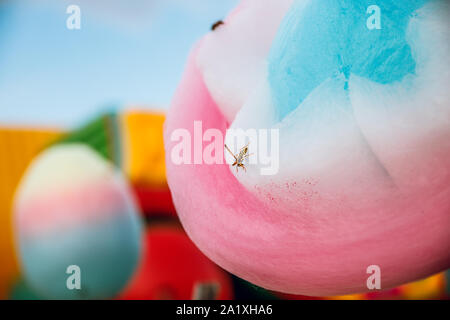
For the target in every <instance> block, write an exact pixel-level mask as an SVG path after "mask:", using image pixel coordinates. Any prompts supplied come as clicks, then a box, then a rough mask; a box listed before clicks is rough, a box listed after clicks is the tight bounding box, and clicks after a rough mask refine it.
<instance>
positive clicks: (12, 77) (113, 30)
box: [0, 0, 238, 127]
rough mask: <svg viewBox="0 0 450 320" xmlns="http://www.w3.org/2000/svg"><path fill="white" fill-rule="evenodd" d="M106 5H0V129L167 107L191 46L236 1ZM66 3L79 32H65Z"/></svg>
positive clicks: (56, 1)
mask: <svg viewBox="0 0 450 320" xmlns="http://www.w3.org/2000/svg"><path fill="white" fill-rule="evenodd" d="M89 1H91V3H89ZM106 2H107V1H105V0H97V1H96V2H93V1H92V0H73V1H70V2H66V1H61V0H41V1H36V0H14V1H6V3H3V4H0V125H1V124H7V125H32V126H39V125H45V126H58V127H70V126H75V125H79V124H81V123H82V122H83V121H86V120H87V119H89V118H90V117H92V116H95V115H96V114H98V113H99V112H102V111H104V110H107V109H109V108H111V107H117V108H123V107H126V106H143V107H148V108H155V109H164V108H166V107H167V106H168V104H169V103H170V100H171V97H172V95H173V92H174V90H175V88H176V86H177V84H178V82H179V80H180V77H181V75H182V72H183V69H184V65H185V62H186V58H187V55H188V53H189V50H190V48H191V47H192V45H193V44H194V43H195V41H196V40H197V39H198V38H200V37H201V36H202V35H203V34H205V33H206V32H208V31H209V28H210V26H211V24H212V23H214V22H215V21H217V20H219V19H222V18H224V17H225V16H226V14H227V13H228V12H229V11H230V10H231V9H232V8H233V7H234V6H235V5H236V3H237V2H238V1H237V0H219V1H212V0H185V1H184V0H153V1H149V0H134V1H126V0H115V1H112V2H109V3H114V5H108V4H107V3H106ZM93 3H94V4H93ZM69 4H77V5H79V6H80V8H81V30H68V29H67V28H66V19H67V17H68V16H69V15H68V14H66V8H67V6H68V5H69ZM130 5H133V7H131V6H130Z"/></svg>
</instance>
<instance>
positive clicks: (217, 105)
mask: <svg viewBox="0 0 450 320" xmlns="http://www.w3.org/2000/svg"><path fill="white" fill-rule="evenodd" d="M259 3H260V2H258V4H257V3H256V1H250V0H249V1H244V2H243V3H242V4H241V6H240V7H239V8H238V9H237V10H236V11H235V12H234V13H233V14H232V15H231V16H230V17H229V19H227V20H225V24H224V25H221V26H220V27H219V28H218V29H216V30H217V32H216V30H215V31H213V32H211V33H210V34H209V35H207V36H206V37H205V38H204V39H202V40H201V41H200V42H199V43H198V45H197V46H196V47H195V49H194V50H193V52H192V55H191V57H190V59H189V61H188V66H187V69H186V72H185V75H184V78H183V80H182V82H181V84H180V86H179V89H178V91H177V93H176V95H175V98H174V100H173V103H172V106H171V109H170V112H169V115H168V118H167V122H166V132H165V144H166V162H167V175H168V181H169V185H170V188H171V191H172V195H173V198H174V202H175V205H176V208H177V211H178V213H179V215H180V219H181V221H182V223H183V226H184V227H185V229H186V231H187V232H188V234H189V236H190V237H191V238H192V240H193V241H194V242H195V243H196V244H197V246H198V247H199V248H200V249H201V250H202V251H203V252H204V253H205V254H206V255H208V256H209V257H210V258H211V259H212V260H213V261H215V262H216V263H218V264H219V265H220V266H222V267H223V268H225V269H226V270H228V271H230V272H232V273H234V274H236V275H238V276H240V277H242V278H244V279H246V280H248V281H250V282H252V283H254V284H257V285H260V286H262V287H264V288H267V289H271V290H275V291H281V292H286V293H293V294H304V295H311V296H323V295H338V294H349V293H358V292H366V291H369V287H368V286H367V278H368V277H369V275H370V274H368V273H367V270H368V267H369V266H372V265H376V266H378V267H379V268H380V270H381V283H382V288H389V287H393V286H396V285H399V284H402V283H406V282H409V281H413V280H416V279H420V278H423V277H425V276H428V275H431V274H433V273H436V272H438V271H441V270H444V269H446V268H448V267H449V266H450V255H449V252H450V251H449V249H450V233H449V232H448V229H449V226H450V214H449V212H450V96H449V91H448V89H447V86H448V83H449V80H450V79H449V75H450V60H449V59H450V58H449V57H450V48H449V43H450V42H449V40H450V33H449V32H450V26H449V22H448V16H449V14H450V9H449V5H448V2H446V1H410V2H408V3H401V4H400V3H398V1H391V0H385V1H378V6H379V8H380V12H381V29H373V30H372V29H370V28H368V27H367V23H366V22H367V21H366V20H367V19H368V18H369V16H370V14H367V9H368V7H369V6H370V5H373V3H371V2H370V1H359V2H358V3H355V2H354V1H339V2H338V1H318V0H309V1H306V0H305V1H294V2H293V4H292V6H290V5H289V4H288V3H287V2H284V1H282V2H280V4H279V6H277V5H276V4H274V3H275V2H270V3H269V2H267V6H269V5H273V6H275V7H277V10H275V9H274V8H272V9H273V10H271V11H270V12H273V14H271V13H267V12H266V14H265V15H264V17H265V20H266V22H267V26H271V27H267V29H264V30H263V31H264V32H265V33H267V34H268V36H267V37H254V36H253V37H252V36H249V35H251V34H252V33H251V32H249V31H248V30H253V31H254V30H255V29H256V25H255V21H256V22H258V21H259V20H258V17H260V14H261V7H260V6H259ZM276 3H278V2H276ZM234 23H236V24H234ZM274 26H275V27H274ZM258 27H260V25H258ZM260 28H262V27H260ZM273 30H275V31H276V32H275V33H271V32H269V31H273ZM272 35H273V36H272ZM242 38H245V40H246V41H244V40H242ZM223 48H226V49H223ZM224 50H225V51H226V52H227V54H221V52H223V51H224ZM252 50H254V52H253V51H252ZM248 61H252V63H251V64H250V63H249V62H248ZM247 65H248V66H249V67H248V68H247V67H246V66H247ZM236 66H239V67H236ZM194 121H201V122H202V126H203V130H207V129H218V130H220V132H221V133H222V134H223V136H224V137H225V142H227V141H229V140H227V138H228V137H229V136H230V132H231V131H230V129H244V130H245V129H252V128H253V129H267V130H271V129H276V130H278V132H279V140H278V141H272V142H271V143H272V145H271V146H270V148H272V149H273V148H274V147H275V145H274V144H273V143H275V144H277V147H279V167H278V170H277V171H276V172H275V173H274V174H272V175H263V174H261V169H262V168H263V165H262V164H261V163H260V162H256V163H252V161H251V159H252V158H251V157H253V161H254V160H255V159H259V158H260V155H259V154H258V153H260V152H261V148H260V144H259V143H257V142H255V141H253V142H252V141H250V145H249V148H250V151H249V152H250V153H253V156H251V157H250V159H249V161H248V162H247V168H246V169H247V171H243V170H240V171H236V170H235V167H232V166H231V165H229V164H213V165H210V164H205V163H203V164H197V165H185V164H184V165H183V164H182V165H177V164H175V163H174V162H173V161H172V159H171V150H172V148H173V147H174V145H175V144H176V142H175V141H173V140H172V139H171V133H172V132H173V131H174V130H176V129H179V128H185V129H187V130H188V131H189V132H190V133H191V135H192V136H193V123H194ZM206 145H208V143H207V142H205V141H204V142H203V147H205V146H206ZM228 157H230V155H228ZM187 181H188V182H189V183H187ZM369 270H370V269H369Z"/></svg>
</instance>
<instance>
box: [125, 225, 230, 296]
mask: <svg viewBox="0 0 450 320" xmlns="http://www.w3.org/2000/svg"><path fill="white" fill-rule="evenodd" d="M144 241H145V247H144V256H143V258H142V261H141V265H140V267H139V269H138V270H137V272H136V274H135V276H134V278H133V279H132V281H131V283H130V284H129V286H128V287H127V288H126V289H125V290H124V292H123V293H122V294H121V295H120V296H119V299H122V300H190V299H192V297H193V295H194V291H195V288H197V289H198V288H199V287H202V285H204V284H206V287H207V286H208V284H214V285H215V287H216V288H217V289H218V291H217V295H216V297H215V298H216V299H224V300H229V299H232V298H233V293H232V284H231V279H230V277H229V276H228V274H227V273H226V272H225V271H223V270H222V269H220V268H219V267H218V266H217V265H215V264H214V263H213V262H212V261H210V260H209V259H208V258H207V257H206V256H205V255H203V253H201V252H200V251H199V250H198V249H197V247H196V246H195V245H194V244H193V243H192V241H191V240H190V239H189V238H188V237H187V235H186V234H185V233H184V231H183V230H182V229H181V227H179V226H178V225H175V226H174V225H158V226H149V227H148V229H147V230H146V234H145V239H144Z"/></svg>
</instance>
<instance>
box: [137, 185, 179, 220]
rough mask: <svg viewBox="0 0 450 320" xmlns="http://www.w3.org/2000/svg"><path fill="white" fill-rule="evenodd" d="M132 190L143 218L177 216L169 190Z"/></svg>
mask: <svg viewBox="0 0 450 320" xmlns="http://www.w3.org/2000/svg"><path fill="white" fill-rule="evenodd" d="M133 189H134V193H135V195H136V198H137V201H138V203H139V205H140V207H141V210H142V212H143V213H144V215H145V216H155V215H162V216H168V217H176V216H177V213H176V210H175V207H174V205H173V202H172V195H171V194H170V190H169V188H164V189H151V188H143V187H134V188H133Z"/></svg>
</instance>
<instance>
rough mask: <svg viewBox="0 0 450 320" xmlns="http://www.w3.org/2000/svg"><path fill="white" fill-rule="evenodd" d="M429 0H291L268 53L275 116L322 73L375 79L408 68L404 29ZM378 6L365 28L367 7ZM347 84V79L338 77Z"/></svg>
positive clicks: (383, 80)
mask: <svg viewBox="0 0 450 320" xmlns="http://www.w3.org/2000/svg"><path fill="white" fill-rule="evenodd" d="M428 1H429V0H408V1H398V0H378V1H373V0H359V1H354V0H311V1H309V2H308V3H307V4H306V6H305V2H304V1H297V2H296V3H295V4H294V6H293V7H292V8H291V9H290V11H289V13H288V15H287V16H286V17H285V20H284V21H283V23H282V24H281V26H280V29H279V31H278V36H277V38H276V39H275V41H274V43H273V46H272V49H271V53H270V55H269V67H268V71H269V75H268V79H269V83H270V87H271V91H272V97H273V100H274V104H275V106H276V108H277V116H278V120H281V119H283V118H284V117H285V116H286V115H287V114H288V113H290V112H291V111H293V110H294V109H296V108H297V107H298V106H299V104H300V103H301V102H302V101H303V100H304V99H305V98H306V97H307V96H308V95H309V94H310V93H311V92H312V91H313V90H314V89H315V88H316V87H318V86H319V85H320V84H321V83H323V82H324V81H325V80H326V79H329V78H333V77H338V76H342V75H343V76H344V77H345V79H347V80H348V79H349V77H350V75H351V74H354V75H357V76H360V77H363V78H367V79H369V80H371V81H374V82H376V83H380V84H390V83H393V82H396V81H401V80H402V79H403V78H404V77H405V76H406V75H409V74H414V73H415V69H416V62H415V60H414V56H413V54H412V52H411V48H410V46H409V44H408V43H407V41H406V30H407V27H408V23H409V21H410V19H411V18H412V17H413V16H414V13H415V11H416V10H418V9H420V8H421V7H423V6H424V5H425V4H426V3H427V2H428ZM371 5H377V6H379V7H380V10H381V29H379V30H378V29H372V30H371V29H369V28H368V27H367V20H368V19H369V18H370V16H371V14H372V13H371V12H369V13H368V12H367V9H368V8H369V7H370V6H371ZM344 88H345V89H346V90H348V82H345V83H344Z"/></svg>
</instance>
